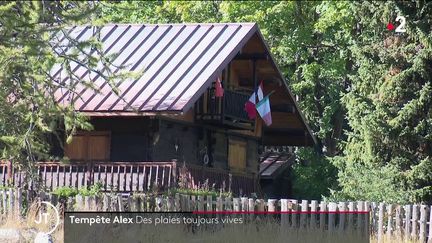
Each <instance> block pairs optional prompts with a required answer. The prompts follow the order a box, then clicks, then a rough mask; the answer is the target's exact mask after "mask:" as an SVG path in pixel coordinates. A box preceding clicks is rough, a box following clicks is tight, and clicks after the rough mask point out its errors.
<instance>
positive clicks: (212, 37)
mask: <svg viewBox="0 0 432 243" xmlns="http://www.w3.org/2000/svg"><path fill="white" fill-rule="evenodd" d="M95 28H96V27H90V26H77V27H73V28H72V29H71V36H72V37H76V39H78V40H79V41H83V40H87V39H89V38H90V37H92V36H94V33H95ZM256 31H257V26H256V24H253V23H241V24H173V25H169V24H166V25H106V26H103V27H102V29H101V31H100V39H101V40H102V41H101V42H102V47H103V51H104V53H105V55H110V54H115V55H116V58H115V59H114V61H113V71H114V72H118V71H120V70H118V68H117V69H116V67H115V66H126V67H127V68H126V69H127V70H128V71H134V72H142V75H141V76H139V77H138V78H136V79H127V80H124V81H123V82H117V83H116V87H117V88H118V91H119V92H118V95H117V94H116V93H115V92H113V90H112V88H111V86H110V85H109V84H108V83H107V82H106V80H105V79H104V78H103V77H102V76H101V75H99V74H98V73H97V72H92V71H89V70H88V69H87V68H85V67H81V66H79V65H77V64H72V65H71V68H72V71H73V72H74V74H75V75H76V76H77V77H79V78H80V79H81V80H86V81H90V82H91V83H92V84H94V86H95V87H96V88H97V89H98V90H99V92H97V91H95V90H94V89H91V88H88V87H87V86H85V85H83V84H81V83H78V84H77V85H76V86H75V87H74V91H75V92H68V91H67V89H66V88H58V89H57V90H56V91H55V97H56V100H57V101H58V102H60V103H62V104H69V103H71V102H72V103H73V105H74V108H75V110H77V111H81V112H119V111H121V112H124V111H134V112H136V111H138V112H160V111H181V112H183V111H186V110H187V109H188V108H189V107H191V106H192V105H193V103H194V102H195V101H196V99H198V97H199V95H200V94H201V93H202V92H203V91H204V90H205V89H206V88H207V87H208V86H209V85H210V84H211V82H212V81H214V80H215V79H216V76H217V75H218V74H220V72H221V71H222V69H223V68H224V67H225V66H226V65H227V64H228V63H229V61H231V59H232V58H233V57H234V55H236V54H237V53H238V51H239V50H240V49H241V47H242V46H243V45H244V43H245V42H246V41H247V40H248V39H249V38H250V37H251V36H252V35H253V34H254V33H255V32H256ZM65 72H66V71H65V70H61V69H59V68H58V69H56V70H53V72H52V73H53V75H54V78H55V79H56V80H57V82H59V83H63V84H65V83H67V82H68V80H64V79H62V77H64V76H65V75H64V74H65Z"/></svg>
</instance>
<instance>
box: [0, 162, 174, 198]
mask: <svg viewBox="0 0 432 243" xmlns="http://www.w3.org/2000/svg"><path fill="white" fill-rule="evenodd" d="M36 167H37V171H38V174H39V179H40V183H41V185H42V188H44V189H45V190H48V191H52V190H53V189H55V188H57V187H64V186H67V187H75V188H81V187H86V186H90V185H93V184H96V183H101V184H102V189H103V190H104V191H117V192H130V191H140V192H143V191H152V190H154V189H156V188H157V189H158V190H165V189H167V188H169V187H171V186H174V185H176V179H177V176H176V171H177V169H176V162H92V163H82V162H81V163H80V162H75V163H69V164H62V163H60V162H38V163H37V165H36ZM8 169H9V166H8V165H7V164H1V165H0V175H1V180H0V185H3V186H14V187H26V188H29V189H30V190H31V189H33V187H34V185H33V184H32V183H30V184H29V185H27V186H25V185H24V182H25V181H26V180H25V176H26V173H25V172H22V171H18V170H16V169H12V170H8Z"/></svg>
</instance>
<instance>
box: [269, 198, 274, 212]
mask: <svg viewBox="0 0 432 243" xmlns="http://www.w3.org/2000/svg"><path fill="white" fill-rule="evenodd" d="M275 202H276V199H269V200H268V201H267V211H268V212H274V211H276V206H275Z"/></svg>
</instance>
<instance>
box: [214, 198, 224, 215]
mask: <svg viewBox="0 0 432 243" xmlns="http://www.w3.org/2000/svg"><path fill="white" fill-rule="evenodd" d="M216 211H217V212H221V211H223V200H222V197H217V198H216Z"/></svg>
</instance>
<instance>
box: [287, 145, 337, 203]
mask: <svg viewBox="0 0 432 243" xmlns="http://www.w3.org/2000/svg"><path fill="white" fill-rule="evenodd" d="M297 155H298V160H299V161H298V163H296V164H294V166H293V168H292V170H293V178H294V180H293V193H294V195H295V197H296V198H301V199H308V200H321V198H323V197H328V196H330V194H331V191H330V188H333V189H336V188H337V169H336V167H334V166H333V165H332V164H331V162H330V161H329V159H326V158H325V157H323V156H320V155H318V154H316V151H314V150H312V149H307V148H302V149H300V150H299V152H298V153H297Z"/></svg>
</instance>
